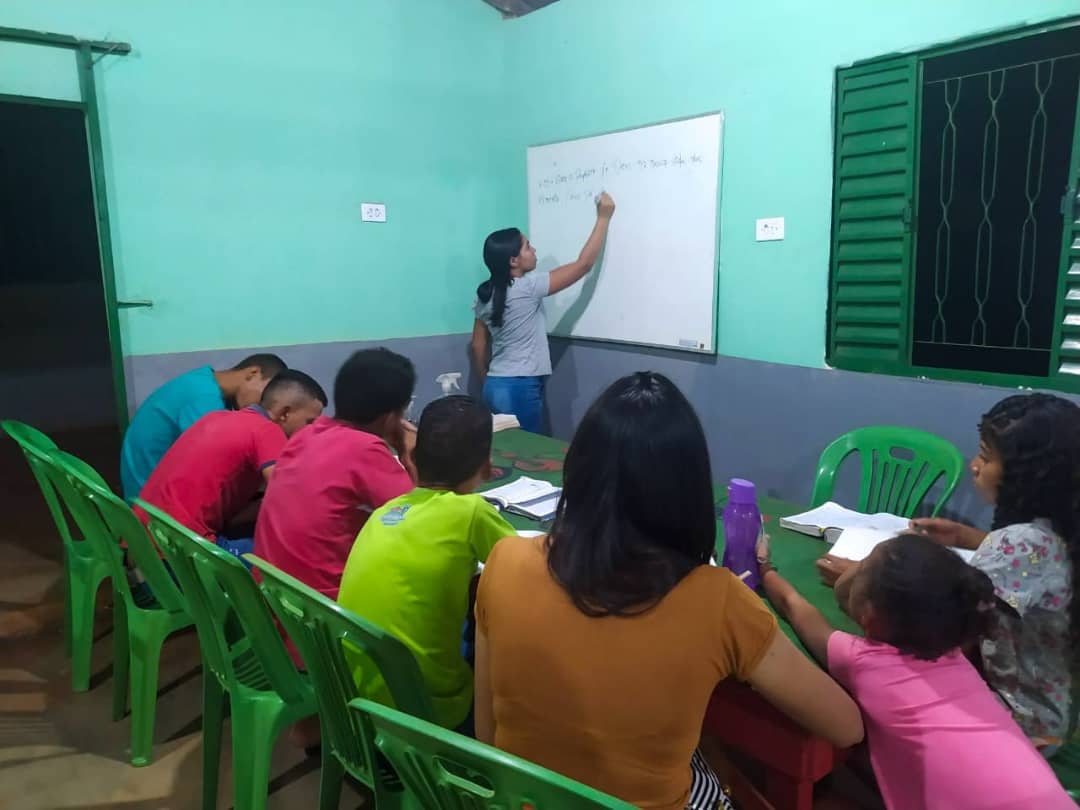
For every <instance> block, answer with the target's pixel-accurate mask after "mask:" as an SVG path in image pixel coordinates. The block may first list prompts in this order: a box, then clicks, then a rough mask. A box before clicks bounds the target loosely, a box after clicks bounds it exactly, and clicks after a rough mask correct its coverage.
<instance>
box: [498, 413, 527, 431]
mask: <svg viewBox="0 0 1080 810" xmlns="http://www.w3.org/2000/svg"><path fill="white" fill-rule="evenodd" d="M519 427H521V422H519V421H518V418H517V417H516V416H514V415H513V414H512V413H495V414H492V415H491V432H492V433H498V432H499V431H501V430H512V429H513V428H519Z"/></svg>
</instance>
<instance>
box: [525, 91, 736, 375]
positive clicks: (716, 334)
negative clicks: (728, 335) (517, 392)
mask: <svg viewBox="0 0 1080 810" xmlns="http://www.w3.org/2000/svg"><path fill="white" fill-rule="evenodd" d="M710 115H718V116H720V143H719V144H717V161H716V166H717V168H716V259H715V267H714V268H713V309H712V312H713V319H712V321H713V324H712V331H713V335H712V344H713V347H712V349H711V350H710V349H692V348H690V347H689V346H671V345H668V344H664V343H643V342H641V341H637V340H616V339H615V338H601V337H585V336H580V337H579V336H577V335H557V334H552V333H551V332H548V333H547V335H548V338H553V337H555V338H560V339H562V340H588V341H592V342H593V343H611V344H614V345H616V346H640V347H641V348H644V349H661V350H663V351H671V352H686V353H689V354H699V355H703V356H705V357H718V356H719V355H720V323H719V321H720V205H721V202H722V200H723V182H724V132H725V131H726V129H727V116H726V115H724V111H723V110H712V111H709V112H700V113H694V114H693V115H682V116H679V117H677V118H667V119H665V120H663V121H653V122H652V123H649V124H635V125H634V126H630V127H622V128H620V129H609V130H606V131H604V132H594V133H592V134H590V135H578V136H577V137H574V138H563V139H561V140H555V141H547V142H546V143H530V144H527V145H526V146H525V156H526V164H525V170H526V175H527V174H528V168H529V167H528V153H529V150H530V149H538V148H540V147H543V146H555V145H556V144H561V143H571V142H573V141H583V140H585V139H586V138H600V137H603V136H604V135H618V134H619V133H621V132H633V131H634V130H635V129H646V128H647V127H658V126H663V125H664V124H678V123H681V122H682V121H693V120H694V119H695V118H706V117H708V116H710Z"/></svg>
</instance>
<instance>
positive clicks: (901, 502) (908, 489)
mask: <svg viewBox="0 0 1080 810" xmlns="http://www.w3.org/2000/svg"><path fill="white" fill-rule="evenodd" d="M852 453H858V454H859V457H860V462H861V464H862V473H861V485H860V488H859V504H858V510H859V511H860V512H891V513H892V514H894V515H899V516H900V517H914V515H915V512H916V510H917V509H918V508H919V506H920V505H921V504H922V502H923V499H924V498H926V496H927V494H928V493H929V492H930V489H931V487H933V486H934V484H935V483H936V482H937V481H938V480H939V479H940V480H941V482H942V491H941V495H940V496H939V497H938V499H937V501H936V502H935V503H934V506H933V510H932V512H931V514H934V515H936V514H937V513H938V512H939V511H941V508H942V507H943V506H944V505H945V504H946V502H947V501H948V500H949V498H950V497H951V496H952V494H953V491H954V490H955V489H956V485H957V484H959V483H960V478H961V477H962V476H963V474H964V467H965V464H964V457H963V456H962V455H961V454H960V451H959V450H957V449H956V447H955V446H954V445H953V444H952V443H951V442H949V441H946V440H945V439H943V438H941V437H940V436H935V435H934V434H933V433H927V432H926V431H923V430H917V429H915V428H906V427H865V428H859V429H858V430H853V431H851V432H850V433H845V434H844V435H843V436H841V437H840V438H838V439H837V440H836V441H834V442H833V443H832V444H830V445H829V446H828V447H826V448H825V452H823V453H822V454H821V460H820V461H819V462H818V471H817V478H816V479H815V481H814V494H813V497H812V498H811V505H812V506H820V505H821V504H823V503H825V502H826V501H829V500H831V499H832V494H833V487H834V484H835V483H836V473H837V471H838V470H839V468H840V465H841V463H842V462H843V461H844V459H846V458H847V457H848V456H849V455H851V454H852Z"/></svg>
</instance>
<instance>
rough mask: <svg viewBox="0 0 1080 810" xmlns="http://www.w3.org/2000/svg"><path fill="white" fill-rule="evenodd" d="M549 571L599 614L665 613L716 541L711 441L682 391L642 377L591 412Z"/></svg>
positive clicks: (569, 478) (569, 464)
mask: <svg viewBox="0 0 1080 810" xmlns="http://www.w3.org/2000/svg"><path fill="white" fill-rule="evenodd" d="M563 484H564V487H563V493H562V497H561V499H560V500H559V507H558V511H557V512H556V516H555V523H554V526H553V527H552V530H551V534H550V535H549V537H548V541H547V543H548V568H549V569H550V570H551V574H552V576H553V577H554V578H555V580H556V581H557V582H558V583H559V584H560V585H561V586H562V587H563V589H564V590H565V591H566V592H567V593H568V594H569V595H570V598H571V599H572V600H573V601H574V604H575V605H576V606H577V608H578V609H579V610H580V611H582V612H583V613H585V614H586V615H589V616H609V615H614V616H628V615H634V614H638V613H643V612H645V611H647V610H649V609H650V608H652V607H653V606H655V605H656V604H657V603H658V602H659V601H660V600H661V599H663V598H664V596H666V595H667V593H668V592H669V591H670V590H671V589H672V588H674V587H675V586H676V585H677V584H678V583H679V581H680V580H682V578H683V577H685V576H686V575H687V574H688V573H690V572H691V571H692V570H693V569H694V568H696V567H697V566H699V565H704V564H707V563H708V562H709V557H710V555H711V554H712V551H713V547H714V544H715V541H716V515H715V507H714V505H713V489H712V472H711V470H710V466H709V452H708V448H707V447H706V444H705V433H704V431H703V430H702V429H701V422H700V421H699V420H698V417H697V414H695V413H694V409H693V407H692V406H691V405H690V403H689V402H688V401H687V399H686V397H685V396H683V394H682V392H681V391H679V389H678V388H677V387H675V385H674V384H673V383H672V382H671V380H669V379H668V378H667V377H664V376H663V375H660V374H654V373H652V372H647V371H642V372H638V373H636V374H631V375H630V376H628V377H623V378H622V379H620V380H617V381H616V382H615V383H613V384H612V385H611V387H609V388H608V389H607V390H606V391H605V392H604V393H603V394H601V395H600V398H599V399H597V400H596V402H594V403H593V405H592V407H591V408H589V411H588V413H587V414H585V418H584V419H583V420H582V421H581V425H580V426H579V427H578V429H577V433H575V434H574V440H573V441H572V442H571V443H570V449H569V451H568V452H567V454H566V465H565V469H564V472H563Z"/></svg>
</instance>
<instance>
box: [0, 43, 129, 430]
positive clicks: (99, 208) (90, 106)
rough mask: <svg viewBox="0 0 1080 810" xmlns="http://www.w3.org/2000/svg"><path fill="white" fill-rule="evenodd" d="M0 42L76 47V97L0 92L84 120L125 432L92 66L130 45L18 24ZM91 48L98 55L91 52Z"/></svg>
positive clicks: (119, 420)
mask: <svg viewBox="0 0 1080 810" xmlns="http://www.w3.org/2000/svg"><path fill="white" fill-rule="evenodd" d="M0 41H6V42H18V43H22V44H31V45H41V46H44V47H54V48H66V49H68V50H74V51H75V59H76V70H77V71H78V77H79V101H68V100H64V99H51V98H40V97H37V96H22V95H9V94H0V101H7V102H12V103H15V104H30V105H35V106H43V107H62V108H66V109H77V110H81V111H82V113H83V121H84V123H85V125H86V144H87V151H88V152H89V155H90V166H89V169H90V186H91V189H92V190H93V195H94V223H95V225H96V228H97V241H98V263H99V265H100V267H101V286H102V292H103V294H104V295H103V297H104V301H103V303H104V304H105V322H106V326H107V329H108V336H109V356H110V361H111V363H110V364H111V367H112V381H113V398H114V399H115V401H116V424H117V426H118V427H119V429H120V432H121V433H123V432H124V431H125V430H126V429H127V425H128V403H127V381H126V375H125V374H124V352H123V347H122V345H121V338H120V311H119V305H118V303H117V300H116V274H115V266H114V263H113V247H112V231H111V229H110V227H109V200H108V195H107V194H106V190H105V156H104V151H103V149H102V140H101V119H100V117H99V112H98V99H97V84H96V82H95V81H94V65H95V64H97V62H98V61H100V60H101V59H103V58H104V57H105V56H108V55H110V54H115V55H119V56H123V55H125V54H128V53H130V52H131V46H130V45H129V44H127V43H126V42H102V41H97V40H83V39H79V38H77V37H73V36H68V35H66V34H51V33H47V32H42V31H29V30H24V29H19V28H0ZM95 53H97V54H98V55H97V56H95Z"/></svg>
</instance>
